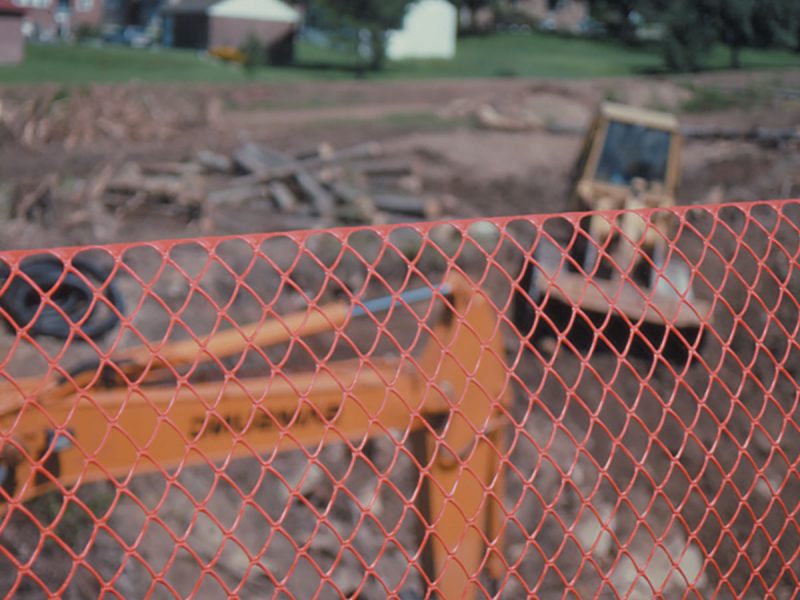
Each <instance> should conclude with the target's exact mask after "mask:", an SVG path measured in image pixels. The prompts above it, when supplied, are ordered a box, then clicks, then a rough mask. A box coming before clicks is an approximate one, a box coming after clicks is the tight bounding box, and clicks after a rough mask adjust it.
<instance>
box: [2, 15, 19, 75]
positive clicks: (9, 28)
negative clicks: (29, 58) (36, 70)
mask: <svg viewBox="0 0 800 600" xmlns="http://www.w3.org/2000/svg"><path fill="white" fill-rule="evenodd" d="M24 49H25V45H24V42H23V40H22V19H21V18H20V17H15V16H5V15H0V63H2V64H9V63H11V64H14V63H18V62H20V61H21V60H22V58H23V55H24Z"/></svg>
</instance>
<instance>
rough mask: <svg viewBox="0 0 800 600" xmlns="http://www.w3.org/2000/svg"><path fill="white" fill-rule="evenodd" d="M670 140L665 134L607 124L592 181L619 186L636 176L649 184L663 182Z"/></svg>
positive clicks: (666, 133) (614, 122)
mask: <svg viewBox="0 0 800 600" xmlns="http://www.w3.org/2000/svg"><path fill="white" fill-rule="evenodd" d="M671 139H672V136H671V135H670V132H669V131H664V130H661V129H653V128H651V127H646V126H644V125H636V124H633V123H621V122H618V121H612V122H610V123H609V124H608V132H607V133H606V139H605V142H604V144H603V152H602V153H601V154H600V163H599V164H598V167H597V176H596V178H597V179H598V180H600V181H605V182H608V183H611V184H613V185H619V186H629V185H630V184H631V183H632V182H633V180H634V179H635V178H637V177H640V178H642V179H644V180H645V181H647V182H648V183H650V184H653V183H656V182H659V183H663V182H664V180H665V178H666V175H667V161H668V160H669V146H670V142H671Z"/></svg>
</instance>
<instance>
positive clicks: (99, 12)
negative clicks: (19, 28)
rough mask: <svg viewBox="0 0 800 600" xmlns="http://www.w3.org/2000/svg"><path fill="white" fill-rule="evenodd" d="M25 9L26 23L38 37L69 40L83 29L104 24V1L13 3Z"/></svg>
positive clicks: (29, 0) (23, 0) (19, 0)
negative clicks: (77, 31) (78, 30)
mask: <svg viewBox="0 0 800 600" xmlns="http://www.w3.org/2000/svg"><path fill="white" fill-rule="evenodd" d="M11 1H12V2H13V3H14V4H15V5H16V6H17V7H18V8H23V9H25V19H24V20H25V23H26V27H27V28H28V29H29V31H30V32H31V33H32V34H33V35H35V36H36V37H39V38H43V39H55V38H58V37H68V36H69V35H70V34H71V33H72V32H74V31H75V30H76V29H78V28H79V27H80V26H81V25H89V26H92V27H100V26H101V25H102V24H103V0H11Z"/></svg>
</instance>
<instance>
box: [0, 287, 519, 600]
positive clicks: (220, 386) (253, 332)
mask: <svg viewBox="0 0 800 600" xmlns="http://www.w3.org/2000/svg"><path fill="white" fill-rule="evenodd" d="M450 289H451V290H452V296H451V298H452V303H453V304H452V306H451V307H449V308H447V309H444V310H443V311H442V312H443V314H442V316H441V319H440V321H439V322H438V323H437V324H436V325H435V326H434V329H433V334H432V335H430V336H429V339H428V343H427V346H426V348H425V349H424V351H423V353H422V356H421V357H420V359H419V360H418V361H412V360H410V359H408V358H401V359H397V358H383V359H373V360H371V361H369V363H365V362H364V361H338V362H334V363H329V364H328V365H327V366H326V369H324V370H318V371H316V372H302V373H289V372H274V373H272V374H271V375H269V376H266V377H258V378H244V379H226V380H223V381H212V382H204V383H192V384H191V385H189V384H182V383H180V381H179V380H174V379H173V380H172V381H169V382H168V383H149V382H148V381H149V380H148V378H147V377H144V376H143V377H142V378H141V379H139V380H137V382H136V383H133V384H128V385H122V383H121V381H120V382H117V385H115V386H112V387H111V388H105V387H103V384H101V383H99V382H97V381H96V380H97V377H91V376H88V375H87V376H84V377H79V378H78V381H80V382H81V383H80V385H81V386H83V387H78V388H76V385H75V383H63V384H49V383H45V384H41V383H40V384H39V386H38V388H36V387H29V386H30V385H32V383H33V382H32V381H31V382H27V383H26V384H25V385H24V386H22V387H19V388H17V387H15V386H13V385H10V384H9V385H8V386H7V387H6V388H3V389H1V390H0V465H3V464H4V466H5V467H7V468H10V469H11V470H12V471H13V474H14V478H13V484H14V485H13V486H8V481H10V480H7V481H6V486H7V489H6V492H7V493H8V494H9V496H10V502H9V503H8V504H7V505H5V508H7V507H8V505H16V504H19V503H21V502H24V501H26V500H28V499H30V498H32V497H35V496H36V495H39V494H41V493H43V492H45V491H47V490H50V489H54V488H56V487H57V488H58V489H60V490H65V491H66V493H67V494H69V493H72V492H73V491H74V490H75V487H76V486H77V485H79V484H83V483H86V482H89V481H93V480H97V479H104V478H114V479H116V478H119V479H120V480H121V485H125V482H127V481H128V480H129V479H130V478H131V477H132V476H133V475H134V474H135V473H139V472H148V471H150V472H152V471H160V472H163V473H165V474H169V472H170V471H172V470H173V469H176V468H181V467H183V466H185V465H190V464H199V463H208V464H212V465H213V463H214V462H217V461H222V460H228V459H230V458H233V457H239V456H261V455H263V454H265V453H270V452H275V451H278V452H280V451H285V450H291V449H298V448H300V447H302V446H320V445H324V444H327V443H331V442H336V441H343V440H362V439H364V438H365V437H368V436H377V435H385V434H387V432H388V431H389V430H403V431H413V430H416V431H420V432H422V435H423V436H424V438H425V443H424V446H425V455H426V461H425V465H424V468H423V473H422V476H424V477H426V478H427V479H428V490H429V494H428V497H427V498H426V504H427V506H426V507H425V508H426V512H425V513H424V514H427V515H428V517H427V521H428V523H427V527H426V529H427V536H428V537H427V539H428V540H429V541H428V542H426V544H428V545H429V547H430V552H431V553H432V557H433V561H432V569H431V572H430V573H429V578H430V579H431V580H432V581H434V582H436V586H437V589H438V590H439V593H440V595H441V596H442V597H444V598H455V597H465V590H467V589H472V592H471V593H469V594H467V595H466V596H467V597H474V596H475V595H477V588H476V586H477V584H478V582H477V580H475V579H474V577H475V576H476V574H477V573H479V572H480V571H481V569H482V564H483V559H484V556H485V554H486V552H487V551H488V552H489V553H490V556H489V560H488V563H487V568H488V570H489V572H490V574H492V575H493V576H494V577H497V578H499V577H500V576H501V572H502V564H503V563H502V561H501V560H500V559H499V554H498V553H499V551H500V546H501V543H502V540H501V535H500V529H501V517H500V515H501V514H502V496H503V488H502V484H503V481H502V477H501V475H500V473H501V471H502V468H501V460H502V459H503V452H504V450H503V436H502V429H501V428H502V424H503V422H504V420H503V413H502V411H501V410H498V409H500V408H501V407H503V406H505V405H506V404H507V402H508V396H509V392H508V385H509V383H508V375H507V370H506V368H505V366H504V358H503V356H504V343H503V340H502V336H501V333H500V330H499V325H498V318H497V315H496V311H495V310H494V309H493V308H492V307H491V305H490V303H489V302H488V300H487V299H485V298H484V297H483V296H481V295H480V294H476V293H474V290H473V289H471V287H470V286H468V285H467V284H466V282H464V281H463V280H460V279H457V278H454V279H453V280H452V281H451V282H450ZM349 316H350V311H349V309H348V307H347V306H345V305H342V304H335V305H331V306H328V307H320V308H319V309H317V310H316V311H310V312H308V313H298V314H295V315H290V316H288V317H284V318H282V319H281V320H280V321H277V320H275V321H266V322H264V323H261V324H257V325H252V326H248V327H246V328H243V329H242V332H238V331H237V332H235V333H234V332H229V331H226V332H222V333H219V334H217V335H215V336H213V337H211V338H210V339H207V340H204V341H203V342H197V341H194V340H191V341H187V342H178V343H172V344H168V345H165V346H164V347H161V348H158V349H157V353H158V355H159V356H160V357H161V358H160V359H159V360H156V359H153V358H152V356H153V353H154V352H155V351H156V349H149V348H139V349H135V350H133V351H127V352H124V353H121V354H120V356H119V357H115V359H116V360H120V358H121V359H124V361H125V362H123V363H122V364H123V365H124V366H125V368H126V369H127V370H129V372H134V371H135V370H136V369H140V370H145V369H146V373H149V374H150V375H152V374H154V373H159V372H158V371H157V370H154V369H153V367H163V366H167V365H168V366H171V367H177V366H179V365H186V364H188V363H191V362H203V360H209V359H210V358H211V357H212V356H213V357H215V358H221V357H223V356H230V355H232V354H236V353H239V352H241V351H242V350H243V349H244V348H246V347H251V346H255V345H258V346H264V345H269V344H275V343H280V342H283V341H286V340H288V339H292V338H294V337H298V336H303V335H312V334H316V333H321V332H323V331H326V330H329V329H334V328H338V327H341V326H343V325H344V324H345V323H346V322H347V320H348V318H349ZM134 367H135V368H134ZM164 373H165V370H164V369H162V370H161V372H160V374H162V375H163V374H164ZM151 380H153V381H155V382H158V381H160V379H159V378H153V379H151ZM92 381H94V382H95V383H93V384H91V383H90V382H92ZM32 389H38V390H40V391H41V393H38V394H35V393H32V392H31V390H32ZM2 508H3V507H2V506H0V509H2Z"/></svg>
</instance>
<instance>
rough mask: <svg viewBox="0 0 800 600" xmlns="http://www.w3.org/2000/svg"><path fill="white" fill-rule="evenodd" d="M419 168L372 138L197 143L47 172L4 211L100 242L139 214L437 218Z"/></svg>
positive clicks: (286, 223)
mask: <svg viewBox="0 0 800 600" xmlns="http://www.w3.org/2000/svg"><path fill="white" fill-rule="evenodd" d="M416 171H417V169H416V166H415V163H414V161H413V160H411V159H409V158H404V157H397V156H390V155H386V153H385V152H384V149H383V147H382V146H381V145H380V144H377V143H365V144H359V145H356V146H351V147H347V148H339V149H336V148H333V147H332V146H331V145H330V144H327V143H322V144H319V145H317V146H315V147H313V148H310V149H308V150H306V151H302V152H297V153H294V154H286V153H283V152H280V151H278V150H276V149H274V148H271V147H269V146H266V145H264V144H257V143H253V142H247V143H243V144H241V145H239V146H238V147H237V148H235V149H234V151H233V152H232V153H230V154H229V155H228V154H220V153H217V152H212V151H210V150H200V151H198V152H196V153H195V154H194V155H193V156H192V157H191V158H190V159H188V160H184V161H179V162H163V161H159V162H155V161H154V162H127V163H124V164H117V165H114V164H106V165H104V166H101V167H100V168H98V169H97V170H96V171H95V172H94V174H93V175H92V176H91V177H89V178H87V179H85V180H75V179H70V178H64V177H61V176H59V175H58V174H51V175H48V176H44V177H41V178H39V179H38V180H37V181H36V182H32V183H31V185H29V186H27V187H22V186H20V187H18V189H17V190H16V194H15V197H14V198H13V200H12V201H11V203H10V204H11V205H10V207H9V208H10V210H9V216H10V217H11V218H12V219H21V220H24V221H27V222H32V223H39V224H41V225H44V226H51V225H53V224H55V223H60V224H61V225H66V227H67V228H70V227H75V226H83V225H90V226H91V227H92V229H93V230H94V232H95V237H96V238H99V239H104V238H107V237H109V236H111V237H113V233H112V232H113V231H119V230H120V228H121V227H126V226H127V224H128V223H134V222H136V221H137V220H138V219H140V218H142V217H149V218H153V217H155V218H158V219H170V220H176V221H177V222H178V224H180V223H183V224H186V223H190V222H196V223H198V224H199V225H200V227H201V230H202V231H203V232H205V233H212V232H215V233H231V232H233V233H236V232H239V231H242V230H252V228H258V229H261V230H273V231H274V230H292V229H311V228H317V227H330V226H334V225H374V224H389V223H398V222H409V221H415V220H432V219H436V218H439V217H441V216H442V205H443V202H441V201H440V200H439V199H438V198H436V197H433V196H430V195H425V194H423V193H422V180H421V178H420V177H419V175H418V174H417V172H416ZM445 204H448V202H447V198H445ZM448 206H449V204H448ZM254 219H255V221H254ZM259 219H260V220H259ZM101 231H104V232H105V233H101Z"/></svg>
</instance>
